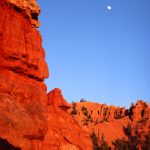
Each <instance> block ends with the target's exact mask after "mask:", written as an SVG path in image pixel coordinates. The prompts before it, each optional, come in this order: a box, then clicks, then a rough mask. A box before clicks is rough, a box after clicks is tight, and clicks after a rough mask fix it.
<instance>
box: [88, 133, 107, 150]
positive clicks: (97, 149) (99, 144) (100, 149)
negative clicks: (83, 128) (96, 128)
mask: <svg viewBox="0 0 150 150" xmlns="http://www.w3.org/2000/svg"><path fill="white" fill-rule="evenodd" d="M90 137H91V140H92V143H93V150H110V147H109V146H108V144H107V142H106V141H105V139H104V135H103V134H102V136H101V139H100V140H99V139H98V137H97V135H96V134H95V132H92V134H91V136H90Z"/></svg>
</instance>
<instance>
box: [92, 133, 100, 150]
mask: <svg viewBox="0 0 150 150" xmlns="http://www.w3.org/2000/svg"><path fill="white" fill-rule="evenodd" d="M90 137H91V141H92V143H93V150H100V147H99V144H98V138H97V135H96V134H95V132H92V134H91V135H90Z"/></svg>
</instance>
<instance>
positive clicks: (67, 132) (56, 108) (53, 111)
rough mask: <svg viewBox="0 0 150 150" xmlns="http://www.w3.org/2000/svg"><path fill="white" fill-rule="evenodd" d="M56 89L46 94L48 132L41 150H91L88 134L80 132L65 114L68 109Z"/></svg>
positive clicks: (80, 129) (71, 119) (59, 91)
mask: <svg viewBox="0 0 150 150" xmlns="http://www.w3.org/2000/svg"><path fill="white" fill-rule="evenodd" d="M70 106H71V105H69V104H68V103H67V102H66V100H65V99H64V98H63V96H62V94H61V90H60V89H58V88H56V89H54V90H52V91H51V92H50V93H49V94H48V132H47V134H46V136H45V140H44V142H43V150H49V148H50V150H53V149H54V150H57V149H58V150H66V149H68V150H72V149H73V150H84V149H85V147H86V150H91V149H92V144H91V141H90V138H89V134H88V132H85V131H83V130H82V128H81V127H80V126H79V125H78V124H77V122H76V121H75V120H74V118H73V117H72V116H70V114H69V113H68V112H67V109H68V108H70Z"/></svg>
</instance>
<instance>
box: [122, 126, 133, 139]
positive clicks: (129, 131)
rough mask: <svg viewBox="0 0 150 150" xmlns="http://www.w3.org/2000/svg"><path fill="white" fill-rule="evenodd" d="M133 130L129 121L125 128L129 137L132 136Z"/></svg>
mask: <svg viewBox="0 0 150 150" xmlns="http://www.w3.org/2000/svg"><path fill="white" fill-rule="evenodd" d="M131 131H132V128H131V124H129V123H128V125H127V127H126V128H124V132H125V134H126V135H127V136H128V137H131Z"/></svg>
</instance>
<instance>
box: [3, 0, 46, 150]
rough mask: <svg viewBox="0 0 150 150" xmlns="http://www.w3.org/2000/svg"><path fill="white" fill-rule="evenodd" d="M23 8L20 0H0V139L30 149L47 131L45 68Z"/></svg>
mask: <svg viewBox="0 0 150 150" xmlns="http://www.w3.org/2000/svg"><path fill="white" fill-rule="evenodd" d="M22 2H24V1H22ZM12 4H13V5H12ZM27 7H28V6H26V8H27ZM26 8H25V7H23V5H22V3H21V1H13V0H12V1H11V0H8V1H7V0H3V1H0V20H1V21H0V113H1V116H0V126H1V129H0V138H2V139H6V140H7V141H8V142H9V143H11V144H12V145H14V146H16V147H20V148H21V149H24V150H32V149H34V147H35V144H34V143H35V141H36V143H41V140H43V139H44V136H45V134H46V132H47V112H46V102H47V94H46V86H45V84H44V79H45V78H46V77H48V68H47V64H46V62H45V54H44V49H43V47H42V39H41V36H40V34H39V32H38V31H37V30H36V29H35V27H34V26H33V25H32V24H31V20H30V18H29V17H25V12H22V11H23V9H25V10H24V11H26ZM29 10H30V9H29V8H28V11H29ZM30 11H32V10H30Z"/></svg>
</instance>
